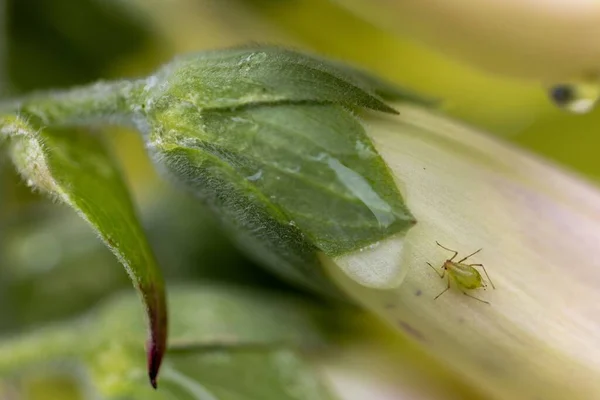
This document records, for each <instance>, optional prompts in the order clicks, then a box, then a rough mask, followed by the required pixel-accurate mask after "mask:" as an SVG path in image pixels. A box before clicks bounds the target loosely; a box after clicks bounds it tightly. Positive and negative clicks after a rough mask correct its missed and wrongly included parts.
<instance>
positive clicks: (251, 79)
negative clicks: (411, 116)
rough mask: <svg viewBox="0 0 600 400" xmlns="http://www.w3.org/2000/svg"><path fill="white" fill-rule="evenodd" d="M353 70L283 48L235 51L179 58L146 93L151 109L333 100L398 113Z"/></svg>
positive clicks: (332, 101) (168, 65)
mask: <svg viewBox="0 0 600 400" xmlns="http://www.w3.org/2000/svg"><path fill="white" fill-rule="evenodd" d="M348 71H350V70H347V69H344V68H337V67H336V66H335V65H334V64H331V63H327V62H324V61H323V60H320V59H318V58H316V57H312V56H309V55H306V54H303V53H298V52H294V51H289V50H285V49H282V48H277V47H258V48H250V47H246V48H235V49H227V50H215V51H207V52H203V53H197V54H190V55H187V56H183V57H179V58H177V59H175V60H174V61H172V62H170V63H169V64H167V65H166V66H165V67H164V68H162V69H161V70H159V71H158V72H157V73H156V74H155V75H154V76H152V77H151V78H150V79H149V80H148V84H147V85H146V87H145V90H146V92H147V95H148V102H147V104H148V105H149V106H152V105H153V103H154V102H159V103H161V104H164V105H165V106H166V107H170V105H171V104H170V103H171V102H172V101H173V100H175V101H176V102H178V103H179V102H181V101H182V100H184V101H188V102H189V103H190V105H191V106H193V107H197V108H200V109H213V108H232V107H233V108H238V107H242V106H247V105H253V104H263V103H281V102H295V103H297V102H331V103H338V104H344V105H347V106H353V107H366V108H370V109H373V110H377V111H383V112H388V113H396V111H394V109H393V108H391V107H390V106H388V105H387V104H385V103H384V102H383V100H382V99H381V98H380V97H379V95H378V94H377V93H376V91H375V90H374V88H373V87H371V83H372V82H369V81H368V80H366V79H364V76H363V75H360V74H358V73H348ZM365 76H366V75H365Z"/></svg>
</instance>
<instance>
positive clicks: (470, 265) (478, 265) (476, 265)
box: [469, 264, 496, 289]
mask: <svg viewBox="0 0 600 400" xmlns="http://www.w3.org/2000/svg"><path fill="white" fill-rule="evenodd" d="M469 267H481V268H483V272H485V276H487V278H488V281H490V284H491V285H492V288H493V289H496V286H494V282H492V280H491V279H490V276H489V275H488V273H487V271H486V270H485V267H484V266H483V264H469Z"/></svg>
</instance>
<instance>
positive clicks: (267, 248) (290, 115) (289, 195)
mask: <svg viewBox="0 0 600 400" xmlns="http://www.w3.org/2000/svg"><path fill="white" fill-rule="evenodd" d="M152 116H153V118H154V119H155V122H154V123H153V124H152V126H153V127H154V130H153V134H152V135H151V136H150V146H151V149H152V151H153V154H154V158H155V159H156V160H157V161H158V162H159V164H161V165H165V166H166V168H167V170H168V171H169V172H170V174H171V176H173V177H174V178H175V179H178V180H180V181H183V182H184V183H185V185H186V186H187V187H188V188H191V189H192V190H193V191H194V192H195V193H196V194H197V195H198V196H199V197H201V198H203V199H204V200H205V201H206V202H207V203H208V204H210V205H211V206H212V207H213V208H214V209H215V212H216V213H217V214H219V215H220V217H221V218H222V219H223V220H224V221H225V222H226V224H227V225H228V226H229V227H230V228H231V232H232V233H233V235H234V236H235V237H236V238H237V241H238V242H239V243H240V245H241V246H243V247H244V248H246V249H247V250H248V251H249V252H251V254H254V256H255V257H257V258H258V259H260V260H262V261H263V263H264V264H266V265H270V266H271V267H272V268H273V269H275V270H277V271H278V272H280V273H284V274H286V275H287V276H290V277H292V278H295V279H297V280H300V281H302V282H303V283H304V284H307V285H309V286H311V287H315V286H317V287H321V288H326V290H327V291H332V290H334V289H331V285H329V284H328V282H329V281H328V278H327V277H325V276H324V275H323V274H322V271H321V269H320V268H319V263H318V261H317V260H316V253H317V252H318V251H323V252H325V253H326V254H327V255H329V256H337V255H340V254H344V253H347V252H349V251H353V250H356V249H359V248H362V247H365V246H368V245H370V244H372V243H374V242H377V241H380V240H382V239H384V238H386V237H388V236H390V235H393V234H397V233H402V232H404V231H406V230H407V229H409V228H410V227H412V226H413V224H414V222H415V221H414V218H413V217H412V215H411V214H410V212H409V211H408V209H407V208H406V207H405V205H404V203H403V199H402V196H401V195H400V193H399V192H398V189H397V187H396V183H395V181H394V179H393V178H392V176H391V174H390V173H389V170H388V168H387V166H386V165H385V163H384V162H383V160H382V159H381V158H380V156H379V154H377V151H376V150H375V148H374V147H373V146H372V144H371V142H370V139H369V137H368V136H367V135H366V133H365V131H364V128H363V127H362V125H361V124H360V122H359V121H358V120H357V119H356V118H355V117H354V116H352V115H351V114H350V113H349V112H348V111H347V110H345V109H344V108H342V107H340V106H336V105H322V104H312V105H311V104H294V105H291V104H289V105H288V104H282V105H261V106H258V105H255V106H253V107H248V108H244V109H236V110H208V111H203V112H193V113H190V112H189V109H187V108H184V107H177V106H176V105H173V106H172V107H171V108H170V109H169V110H168V111H166V112H165V113H163V114H152Z"/></svg>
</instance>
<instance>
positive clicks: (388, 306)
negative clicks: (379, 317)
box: [384, 303, 396, 310]
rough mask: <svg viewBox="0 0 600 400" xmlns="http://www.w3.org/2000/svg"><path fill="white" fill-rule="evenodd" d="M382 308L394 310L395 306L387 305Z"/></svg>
mask: <svg viewBox="0 0 600 400" xmlns="http://www.w3.org/2000/svg"><path fill="white" fill-rule="evenodd" d="M384 307H385V309H386V310H391V309H393V308H396V305H395V304H392V303H388V304H386V305H385V306H384Z"/></svg>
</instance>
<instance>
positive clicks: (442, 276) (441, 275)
mask: <svg viewBox="0 0 600 400" xmlns="http://www.w3.org/2000/svg"><path fill="white" fill-rule="evenodd" d="M427 265H429V266H430V267H431V269H432V270H434V271H435V273H436V274H438V275H439V276H440V278H442V279H443V278H444V275H445V274H446V270H444V271H443V272H442V273H441V274H440V271H438V270H437V269H435V267H434V266H433V265H431V264H429V263H427Z"/></svg>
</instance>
